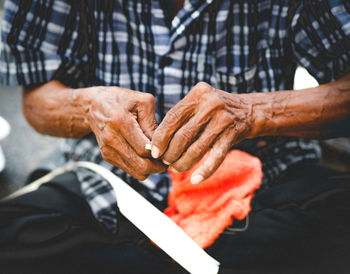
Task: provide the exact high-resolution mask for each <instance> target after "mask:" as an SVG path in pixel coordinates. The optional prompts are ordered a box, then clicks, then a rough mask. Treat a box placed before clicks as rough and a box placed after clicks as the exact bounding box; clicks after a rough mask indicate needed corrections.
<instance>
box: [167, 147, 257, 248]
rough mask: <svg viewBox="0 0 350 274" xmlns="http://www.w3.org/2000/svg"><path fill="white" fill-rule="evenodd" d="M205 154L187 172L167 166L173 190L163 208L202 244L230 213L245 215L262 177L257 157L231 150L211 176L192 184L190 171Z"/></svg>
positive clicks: (227, 220)
mask: <svg viewBox="0 0 350 274" xmlns="http://www.w3.org/2000/svg"><path fill="white" fill-rule="evenodd" d="M209 153H210V152H209ZM206 157H208V154H207V155H205V156H204V158H203V159H202V160H201V161H200V162H199V163H198V164H197V165H196V166H195V167H193V168H192V169H191V170H190V171H188V172H182V173H175V172H172V171H171V169H170V170H169V172H170V174H171V180H172V191H171V193H170V195H169V207H168V208H167V209H166V210H165V211H164V213H165V214H166V215H167V216H169V217H170V218H171V219H172V220H173V221H174V222H175V223H177V224H178V225H179V226H180V227H181V228H182V229H183V230H184V231H185V232H186V233H187V234H188V235H189V236H190V237H191V238H192V239H193V240H194V241H196V242H197V243H198V245H200V246H201V247H202V248H206V247H208V246H210V245H211V244H213V243H214V241H215V240H216V238H217V237H219V235H220V234H221V233H222V232H223V231H224V229H225V228H226V227H228V226H229V225H231V224H232V221H233V217H234V218H236V219H238V220H242V219H244V218H245V217H246V216H247V215H248V213H249V212H250V210H251V207H250V202H251V200H252V198H253V195H254V191H255V190H256V189H258V188H259V186H260V184H261V179H262V169H261V162H260V160H259V159H258V158H256V157H253V156H251V155H249V154H247V153H245V152H242V151H239V150H233V151H230V152H229V153H228V154H227V156H226V158H225V160H224V161H223V163H222V164H221V165H220V167H219V168H218V169H217V170H216V171H215V173H214V174H213V175H212V176H211V177H210V178H208V179H207V180H205V181H203V182H201V183H199V184H197V185H192V184H191V181H190V180H191V175H192V173H193V172H194V171H195V170H196V169H197V168H198V167H199V166H200V165H201V164H202V163H203V161H204V160H205V158H206Z"/></svg>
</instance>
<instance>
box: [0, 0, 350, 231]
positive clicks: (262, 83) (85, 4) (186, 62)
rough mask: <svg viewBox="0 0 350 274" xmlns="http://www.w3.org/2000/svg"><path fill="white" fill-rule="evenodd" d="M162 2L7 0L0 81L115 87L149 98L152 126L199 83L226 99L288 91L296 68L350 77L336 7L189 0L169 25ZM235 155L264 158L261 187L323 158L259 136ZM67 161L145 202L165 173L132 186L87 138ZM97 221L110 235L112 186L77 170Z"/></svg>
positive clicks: (287, 141) (346, 35) (343, 8)
mask: <svg viewBox="0 0 350 274" xmlns="http://www.w3.org/2000/svg"><path fill="white" fill-rule="evenodd" d="M164 5H165V2H164V1H161V0H154V1H153V0H152V1H150V0H148V1H145V0H143V1H142V0H134V1H128V0H105V1H93V0H50V1H39V0H7V1H6V2H5V10H4V19H3V23H2V52H1V59H0V62H1V63H0V80H1V82H2V83H3V84H10V85H17V84H20V85H24V86H31V85H37V84H40V83H44V82H47V81H49V80H51V79H57V80H59V81H61V82H63V83H64V84H66V85H68V86H71V87H81V86H93V85H105V86H111V85H115V86H121V87H126V88H130V89H134V90H139V91H143V92H149V93H152V94H153V95H154V96H155V97H156V99H157V115H158V116H157V117H158V119H159V121H160V120H161V119H162V117H164V115H165V114H166V112H167V111H168V110H169V109H170V108H171V107H172V106H174V105H175V104H176V103H177V102H178V101H179V100H181V98H183V97H184V96H185V95H186V93H187V92H188V91H189V90H190V89H191V87H193V86H194V85H195V84H196V83H198V82H199V81H205V82H208V83H209V84H211V85H212V86H214V87H216V88H219V89H222V90H225V91H227V92H232V93H250V92H271V91H275V90H288V89H292V88H293V79H294V72H295V69H296V67H297V65H298V64H299V65H302V66H304V67H305V68H306V69H307V70H308V71H309V72H310V73H311V74H312V75H313V76H314V77H315V78H316V79H317V80H318V81H319V83H326V82H330V81H332V80H334V79H337V78H339V77H340V76H342V75H343V74H345V73H346V72H348V71H349V70H350V3H349V1H345V0H343V1H342V0H313V1H312V0H310V1H307V0H304V1H301V0H299V1H296V0H274V1H273V0H246V1H243V0H221V1H219V0H206V1H204V0H186V1H185V4H184V7H183V9H181V10H180V11H179V12H178V14H177V15H176V16H175V17H174V18H173V19H172V20H171V19H170V18H169V16H167V15H166V9H165V6H164ZM237 147H238V148H240V149H243V150H246V151H247V152H249V153H251V154H254V155H257V156H258V157H260V158H261V160H262V162H263V171H264V181H263V187H268V186H270V185H271V184H273V183H274V182H275V181H276V178H278V176H279V175H280V174H281V172H283V171H284V170H285V169H287V167H288V166H290V165H293V164H295V163H298V162H300V161H310V160H315V159H318V158H319V157H320V153H321V152H320V147H319V144H318V143H317V142H316V141H311V140H304V139H300V138H284V137H273V138H272V137H266V138H259V139H257V140H250V141H244V142H242V143H241V144H239V145H237ZM63 150H64V153H65V156H66V159H67V161H76V160H89V161H93V162H97V163H100V164H102V165H104V166H106V167H108V168H109V169H110V170H112V171H113V172H114V173H116V174H117V175H118V176H121V177H122V178H123V179H124V180H125V181H127V182H128V183H129V184H130V185H131V186H132V187H134V188H135V189H137V190H138V191H139V192H141V193H142V194H143V195H144V196H145V197H147V198H148V199H151V200H152V201H158V202H165V201H166V197H167V194H168V192H169V189H170V182H169V178H168V175H167V174H155V175H151V176H150V177H149V178H148V179H147V180H145V181H143V182H138V181H136V180H135V179H134V178H132V177H131V176H130V175H128V174H126V173H125V172H123V171H122V170H120V169H118V168H116V167H113V166H111V165H109V164H107V163H106V162H104V161H103V160H102V157H101V155H100V152H99V149H98V146H97V144H96V140H95V138H94V136H93V135H92V134H91V135H89V136H86V137H85V138H83V139H81V140H67V142H66V143H65V145H64V147H63ZM77 175H78V177H79V180H80V181H81V186H82V190H83V191H84V193H85V194H86V199H87V201H88V202H89V204H90V205H91V208H92V211H93V212H94V213H95V215H96V217H97V218H98V219H99V220H100V221H102V222H103V223H104V224H105V225H106V226H107V227H109V228H111V229H112V230H115V228H116V223H117V221H116V218H115V215H114V207H115V205H116V200H115V197H114V195H113V193H112V191H111V188H110V187H109V185H108V184H107V183H106V182H104V181H103V180H101V178H99V177H98V176H96V175H95V174H93V173H90V172H88V171H86V170H77Z"/></svg>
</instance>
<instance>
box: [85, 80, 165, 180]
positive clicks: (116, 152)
mask: <svg viewBox="0 0 350 274" xmlns="http://www.w3.org/2000/svg"><path fill="white" fill-rule="evenodd" d="M81 96H82V99H83V102H84V105H85V106H86V108H85V113H86V114H87V119H88V123H89V125H90V129H91V131H93V132H94V134H95V136H96V139H97V142H98V144H99V147H100V150H101V154H102V157H103V159H104V160H105V161H106V162H109V163H110V164H112V165H114V166H116V167H118V168H121V169H122V170H124V171H126V172H127V173H129V174H130V175H132V176H133V177H135V178H136V179H138V180H144V179H146V178H147V177H148V175H149V174H151V173H159V172H163V171H165V170H166V166H164V165H163V164H162V163H161V162H160V161H158V160H154V159H152V158H151V153H150V151H149V150H146V149H145V146H146V144H148V143H150V142H151V141H150V140H151V139H152V136H153V132H154V131H155V129H156V128H157V122H156V118H155V99H154V97H153V96H152V95H151V94H149V93H143V92H138V91H133V90H129V89H125V88H118V87H92V88H88V89H85V92H82V93H81ZM86 100H87V101H86Z"/></svg>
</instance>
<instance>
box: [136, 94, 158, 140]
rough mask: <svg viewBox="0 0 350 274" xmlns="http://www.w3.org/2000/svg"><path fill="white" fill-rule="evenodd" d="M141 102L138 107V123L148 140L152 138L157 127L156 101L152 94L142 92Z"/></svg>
mask: <svg viewBox="0 0 350 274" xmlns="http://www.w3.org/2000/svg"><path fill="white" fill-rule="evenodd" d="M144 97H145V98H143V103H142V104H140V105H139V108H138V118H137V120H138V123H139V125H140V128H141V129H142V131H143V133H144V134H145V135H146V136H147V138H148V139H149V140H152V137H153V134H154V132H155V130H156V129H157V127H158V123H157V119H156V101H155V99H154V97H153V95H151V94H149V93H144Z"/></svg>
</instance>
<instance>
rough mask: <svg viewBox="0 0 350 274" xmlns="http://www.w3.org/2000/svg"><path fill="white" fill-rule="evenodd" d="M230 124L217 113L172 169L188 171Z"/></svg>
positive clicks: (229, 121) (228, 120) (174, 163)
mask: <svg viewBox="0 0 350 274" xmlns="http://www.w3.org/2000/svg"><path fill="white" fill-rule="evenodd" d="M230 124H231V120H230V119H225V118H224V117H223V115H221V113H218V115H216V116H215V117H214V118H213V119H212V120H210V122H209V123H208V124H207V126H206V127H205V129H204V131H203V132H202V134H201V135H200V136H199V137H198V139H197V140H196V141H194V142H193V143H192V144H191V145H190V146H189V147H188V148H187V150H186V151H185V152H184V153H183V154H182V156H181V158H180V159H178V160H177V161H176V162H173V163H172V167H173V168H174V169H175V170H176V171H178V172H184V171H188V170H190V169H191V168H192V167H193V166H194V165H195V164H196V163H198V162H199V161H200V160H201V159H202V158H203V156H204V155H205V153H207V152H208V150H209V148H210V147H211V145H212V144H213V142H214V141H215V140H216V139H217V138H218V136H219V135H220V134H221V133H223V131H224V130H225V129H226V128H227V126H229V125H230Z"/></svg>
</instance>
